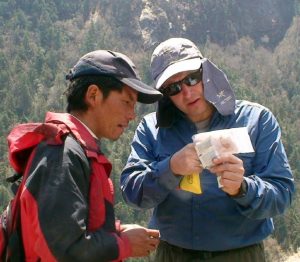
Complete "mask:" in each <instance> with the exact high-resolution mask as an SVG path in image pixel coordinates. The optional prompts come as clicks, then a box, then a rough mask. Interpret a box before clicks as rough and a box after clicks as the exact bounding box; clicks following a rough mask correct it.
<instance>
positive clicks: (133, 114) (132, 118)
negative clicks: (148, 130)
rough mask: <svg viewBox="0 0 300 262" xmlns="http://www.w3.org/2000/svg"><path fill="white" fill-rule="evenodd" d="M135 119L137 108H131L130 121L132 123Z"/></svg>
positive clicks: (129, 112)
mask: <svg viewBox="0 0 300 262" xmlns="http://www.w3.org/2000/svg"><path fill="white" fill-rule="evenodd" d="M135 117H136V113H135V106H131V107H130V109H129V111H128V119H129V121H131V120H134V119H135Z"/></svg>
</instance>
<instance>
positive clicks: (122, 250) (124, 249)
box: [114, 234, 132, 262]
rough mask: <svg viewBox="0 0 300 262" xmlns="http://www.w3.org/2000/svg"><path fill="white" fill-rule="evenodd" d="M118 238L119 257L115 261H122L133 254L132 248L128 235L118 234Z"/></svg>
mask: <svg viewBox="0 0 300 262" xmlns="http://www.w3.org/2000/svg"><path fill="white" fill-rule="evenodd" d="M116 238H117V242H118V247H119V257H118V258H117V259H116V260H114V262H117V261H122V260H123V259H126V258H128V257H130V256H131V255H132V248H131V245H130V242H129V239H128V237H126V236H125V235H124V234H123V235H122V236H116Z"/></svg>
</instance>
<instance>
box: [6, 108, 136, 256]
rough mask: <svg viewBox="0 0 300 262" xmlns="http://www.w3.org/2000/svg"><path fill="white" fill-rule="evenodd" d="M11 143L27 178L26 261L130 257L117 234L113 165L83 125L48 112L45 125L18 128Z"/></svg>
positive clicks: (24, 201) (127, 246)
mask: <svg viewBox="0 0 300 262" xmlns="http://www.w3.org/2000/svg"><path fill="white" fill-rule="evenodd" d="M8 141H9V147H10V162H11V164H12V166H13V167H14V169H15V170H16V171H17V172H19V173H21V172H24V176H28V179H27V180H26V183H25V186H24V190H23V191H22V194H21V198H20V199H21V232H22V239H23V244H24V251H25V259H26V261H38V260H41V261H57V260H58V261H118V260H122V259H124V258H126V257H129V256H130V254H131V247H130V244H129V241H128V239H127V238H124V237H121V236H120V235H119V234H118V229H116V223H115V216H114V208H113V185H112V182H111V180H110V178H109V174H110V171H111V164H110V162H109V161H108V160H107V159H106V157H105V156H104V155H103V154H102V153H101V151H100V146H99V141H98V140H96V139H95V138H94V137H93V136H92V135H91V134H90V132H89V131H88V130H87V129H86V127H84V125H82V123H81V122H80V121H78V120H77V119H76V118H74V117H73V116H72V115H70V114H60V113H51V112H48V113H47V115H46V120H45V123H43V124H42V123H32V124H21V125H18V126H17V127H15V128H14V129H13V130H12V132H11V133H10V135H9V136H8ZM36 144H38V145H37V146H36V147H35V148H34V150H33V151H32V147H33V146H34V145H36ZM28 152H29V153H30V154H29V153H28Z"/></svg>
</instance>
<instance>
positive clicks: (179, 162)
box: [170, 143, 203, 176]
mask: <svg viewBox="0 0 300 262" xmlns="http://www.w3.org/2000/svg"><path fill="white" fill-rule="evenodd" d="M170 168H171V170H172V172H173V173H174V174H175V175H182V176H186V175H191V174H194V173H197V174H199V173H200V172H201V171H202V169H203V168H202V166H201V163H200V160H199V157H198V155H197V152H196V149H195V145H194V144H193V143H190V144H187V145H186V146H185V147H184V148H182V149H181V150H179V151H177V152H176V153H175V154H174V155H173V156H172V157H171V160H170Z"/></svg>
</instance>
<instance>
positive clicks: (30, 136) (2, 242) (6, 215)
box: [0, 123, 70, 261]
mask: <svg viewBox="0 0 300 262" xmlns="http://www.w3.org/2000/svg"><path fill="white" fill-rule="evenodd" d="M68 133H70V131H68V130H58V127H57V126H56V125H55V124H51V123H28V124H20V125H18V126H16V127H15V128H14V129H13V130H12V131H11V133H10V134H9V136H8V138H7V139H8V146H9V161H10V164H11V166H12V167H13V169H14V170H15V172H16V173H17V174H16V175H14V176H13V177H9V178H8V179H7V180H8V181H9V182H11V183H12V191H14V193H15V196H14V198H13V199H12V200H11V201H10V203H9V204H8V206H7V208H6V209H5V210H4V212H3V213H2V214H1V215H0V261H24V250H23V244H22V236H21V230H19V229H20V196H21V193H22V190H23V187H24V184H25V182H26V179H27V176H28V172H27V170H26V168H29V167H27V163H30V162H31V158H33V157H34V155H35V154H34V151H35V149H36V146H37V145H38V144H39V143H40V142H41V141H47V143H49V144H61V143H62V139H63V137H65V135H66V134H68ZM28 166H30V165H28Z"/></svg>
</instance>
